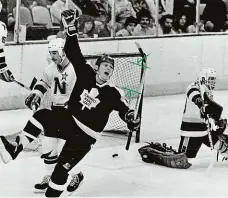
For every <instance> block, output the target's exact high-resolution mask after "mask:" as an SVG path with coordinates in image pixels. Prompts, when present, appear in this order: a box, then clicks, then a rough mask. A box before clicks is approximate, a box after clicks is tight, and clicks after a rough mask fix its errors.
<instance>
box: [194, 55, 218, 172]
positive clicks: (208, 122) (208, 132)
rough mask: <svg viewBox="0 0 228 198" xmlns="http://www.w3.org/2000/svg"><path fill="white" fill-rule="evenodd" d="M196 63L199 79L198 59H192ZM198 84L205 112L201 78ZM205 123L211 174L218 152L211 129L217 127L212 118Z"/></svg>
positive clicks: (206, 119)
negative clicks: (215, 148) (209, 150)
mask: <svg viewBox="0 0 228 198" xmlns="http://www.w3.org/2000/svg"><path fill="white" fill-rule="evenodd" d="M192 58H193V60H194V62H195V67H196V68H195V69H196V71H197V77H198V68H199V67H198V61H197V60H196V59H197V57H192ZM197 81H198V82H197V83H198V85H199V88H200V97H201V99H202V101H203V107H204V110H205V103H204V96H203V93H204V92H203V87H202V84H201V82H200V79H199V77H198V78H197ZM203 113H205V112H203ZM205 116H206V117H205V122H206V124H207V135H208V139H209V143H210V149H211V152H212V156H211V160H210V163H209V165H208V168H207V170H206V174H208V175H209V174H210V173H211V171H212V168H213V167H214V165H215V163H216V160H217V155H218V153H217V151H215V150H214V145H213V141H212V136H211V129H212V128H214V127H215V125H214V122H213V121H212V120H211V118H210V117H209V116H208V115H205Z"/></svg>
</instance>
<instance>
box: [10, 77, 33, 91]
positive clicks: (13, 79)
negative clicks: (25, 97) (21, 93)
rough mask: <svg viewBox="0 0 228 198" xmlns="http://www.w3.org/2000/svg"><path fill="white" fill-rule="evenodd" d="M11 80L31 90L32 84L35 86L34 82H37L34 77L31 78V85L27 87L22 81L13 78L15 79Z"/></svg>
mask: <svg viewBox="0 0 228 198" xmlns="http://www.w3.org/2000/svg"><path fill="white" fill-rule="evenodd" d="M13 82H14V83H16V84H18V85H20V86H21V87H23V88H25V89H27V90H29V91H31V90H32V89H33V88H34V86H35V84H36V82H37V79H36V78H35V77H34V78H33V80H32V82H31V85H30V86H29V87H28V86H26V85H24V84H23V83H21V82H19V81H17V80H15V79H13Z"/></svg>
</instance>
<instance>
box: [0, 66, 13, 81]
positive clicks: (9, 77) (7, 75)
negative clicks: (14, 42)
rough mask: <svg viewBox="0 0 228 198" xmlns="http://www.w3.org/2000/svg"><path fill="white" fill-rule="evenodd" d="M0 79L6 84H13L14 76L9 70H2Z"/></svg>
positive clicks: (0, 70)
mask: <svg viewBox="0 0 228 198" xmlns="http://www.w3.org/2000/svg"><path fill="white" fill-rule="evenodd" d="M0 79H1V80H3V81H5V82H13V80H14V76H13V74H12V72H11V71H10V70H9V69H7V68H3V69H0Z"/></svg>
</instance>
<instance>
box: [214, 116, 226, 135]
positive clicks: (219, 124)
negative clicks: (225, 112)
mask: <svg viewBox="0 0 228 198" xmlns="http://www.w3.org/2000/svg"><path fill="white" fill-rule="evenodd" d="M215 124H216V126H217V127H218V128H217V130H216V131H215V132H216V133H217V134H218V135H221V134H223V133H224V131H225V130H226V125H227V119H220V120H218V121H217V122H215Z"/></svg>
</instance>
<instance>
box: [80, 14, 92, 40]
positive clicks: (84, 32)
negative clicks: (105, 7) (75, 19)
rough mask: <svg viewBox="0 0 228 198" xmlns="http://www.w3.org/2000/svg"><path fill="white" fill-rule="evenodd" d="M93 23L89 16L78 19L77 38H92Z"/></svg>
mask: <svg viewBox="0 0 228 198" xmlns="http://www.w3.org/2000/svg"><path fill="white" fill-rule="evenodd" d="M94 29H95V22H94V19H93V18H92V17H91V16H88V15H82V16H81V17H80V18H79V38H94Z"/></svg>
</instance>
